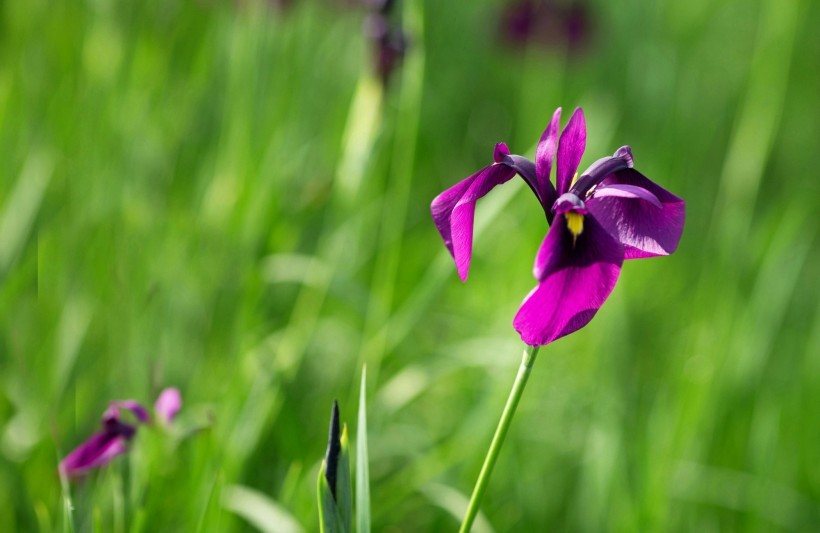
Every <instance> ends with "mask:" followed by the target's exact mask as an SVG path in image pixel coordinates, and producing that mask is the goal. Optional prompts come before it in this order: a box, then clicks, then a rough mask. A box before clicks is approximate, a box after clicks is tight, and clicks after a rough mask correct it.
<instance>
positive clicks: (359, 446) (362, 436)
mask: <svg viewBox="0 0 820 533" xmlns="http://www.w3.org/2000/svg"><path fill="white" fill-rule="evenodd" d="M366 392H367V367H363V368H362V385H361V388H360V392H359V422H358V428H357V430H356V531H357V532H358V533H370V466H369V462H368V456H367V406H366V403H365V395H366Z"/></svg>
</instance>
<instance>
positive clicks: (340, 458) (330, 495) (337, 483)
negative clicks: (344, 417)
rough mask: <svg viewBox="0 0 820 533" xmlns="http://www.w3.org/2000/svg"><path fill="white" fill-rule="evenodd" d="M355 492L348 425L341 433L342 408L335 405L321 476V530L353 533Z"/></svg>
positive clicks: (326, 532)
mask: <svg viewBox="0 0 820 533" xmlns="http://www.w3.org/2000/svg"><path fill="white" fill-rule="evenodd" d="M351 493H352V489H351V485H350V451H349V443H348V437H347V425H344V426H342V428H341V431H339V405H338V403H337V402H336V401H334V402H333V411H332V412H331V415H330V431H329V436H328V442H327V453H326V455H325V460H324V461H322V469H321V472H319V486H318V498H319V527H320V530H321V531H322V533H351V532H352V531H353V529H352V513H351V509H352V497H351Z"/></svg>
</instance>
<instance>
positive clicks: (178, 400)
mask: <svg viewBox="0 0 820 533" xmlns="http://www.w3.org/2000/svg"><path fill="white" fill-rule="evenodd" d="M181 408H182V395H180V393H179V390H178V389H176V388H174V387H169V388H167V389H165V390H163V391H162V392H161V393H160V394H159V397H158V398H157V401H156V403H155V404H154V411H155V412H156V413H157V416H158V417H159V418H160V420H162V421H163V422H165V423H166V424H170V423H171V421H173V420H174V418H175V417H176V416H177V413H179V410H180V409H181Z"/></svg>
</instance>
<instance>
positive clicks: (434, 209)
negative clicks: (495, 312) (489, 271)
mask: <svg viewBox="0 0 820 533" xmlns="http://www.w3.org/2000/svg"><path fill="white" fill-rule="evenodd" d="M509 153H510V152H509V150H507V147H506V146H504V145H497V146H496V153H495V159H496V160H500V158H501V157H502V156H504V155H509ZM514 175H515V170H513V169H512V168H510V167H508V166H507V165H504V164H498V163H496V164H493V165H490V166H488V167H484V168H483V169H481V170H480V171H478V172H476V173H475V174H473V175H472V176H470V177H469V178H466V179H464V180H462V181H460V182H459V183H457V184H456V185H454V186H453V187H450V188H449V189H447V190H446V191H444V192H443V193H441V194H439V195H438V196H437V197H436V198H435V199H434V200H433V203H432V204H431V205H430V212H431V213H432V215H433V222H435V224H436V228H437V229H438V232H439V233H440V234H441V238H442V239H443V240H444V245H445V246H447V249H448V250H449V251H450V254H451V255H452V256H453V259H454V260H455V263H456V268H457V269H458V275H459V277H461V280H462V281H464V280H466V279H467V274H468V272H469V269H470V257H471V255H472V248H473V218H474V216H475V203H476V200H478V199H479V198H482V197H483V196H484V195H486V194H487V193H488V192H490V191H491V190H492V189H493V188H494V187H495V186H496V185H501V184H502V183H505V182H507V181H509V180H510V178H512V177H513V176H514Z"/></svg>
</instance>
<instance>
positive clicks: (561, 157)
mask: <svg viewBox="0 0 820 533" xmlns="http://www.w3.org/2000/svg"><path fill="white" fill-rule="evenodd" d="M560 118H561V109H560V108H558V109H557V110H556V111H555V113H554V114H553V116H552V120H551V121H550V124H549V125H548V126H547V129H546V131H544V133H543V135H542V136H541V140H540V141H539V143H538V147H537V149H536V154H535V162H534V163H533V162H532V161H530V160H528V159H526V158H524V157H521V156H517V155H511V154H510V152H509V150H508V149H507V146H506V145H505V144H503V143H502V144H498V145H496V148H495V152H494V156H493V159H494V161H495V162H494V163H493V164H492V165H490V166H488V167H485V168H484V169H482V170H480V171H479V172H477V173H476V174H473V175H472V176H470V177H468V178H467V179H465V180H463V181H461V182H460V183H458V184H456V185H455V186H453V187H451V188H450V189H447V190H446V191H444V192H443V193H441V194H440V195H439V196H437V197H436V198H435V199H434V200H433V203H432V205H431V212H432V215H433V220H434V222H435V224H436V227H437V228H438V230H439V233H440V234H441V236H442V238H443V240H444V244H445V245H446V246H447V248H448V250H449V251H450V253H451V254H452V256H453V259H454V260H455V263H456V267H457V269H458V273H459V276H460V277H461V279H462V280H466V278H467V273H468V271H469V266H470V258H471V255H472V238H473V216H474V213H475V202H476V200H478V199H479V198H481V197H483V196H484V195H486V194H487V193H488V192H489V191H490V190H491V189H492V188H493V187H495V186H496V185H500V184H502V183H504V182H506V181H508V180H509V179H510V178H512V177H513V176H514V175H515V174H516V173H517V174H518V175H520V176H521V177H522V178H523V179H524V181H525V182H526V183H527V184H528V185H529V187H530V188H531V189H532V191H533V192H534V193H535V196H536V198H537V199H538V201H539V203H540V204H541V206H542V208H543V209H544V213H545V215H546V217H547V221H548V223H550V230H549V231H548V233H547V236H546V237H545V239H544V241H543V243H542V244H541V247H540V249H539V250H538V254H537V255H536V258H535V266H534V268H533V274H534V275H535V278H536V279H537V280H538V282H539V283H538V286H537V287H536V288H535V289H533V290H532V291H531V292H530V294H529V295H527V297H526V298H525V300H524V302H523V304H522V305H521V307H520V308H519V310H518V313H517V314H516V316H515V319H514V320H513V326H514V327H515V329H516V330H517V331H518V332H519V334H520V335H521V339H522V340H523V341H524V342H526V343H527V344H529V345H538V346H543V345H545V344H549V343H550V342H552V341H554V340H556V339H558V338H561V337H563V336H565V335H568V334H570V333H572V332H573V331H576V330H578V329H580V328H582V327H583V326H585V325H586V324H587V323H588V322H589V321H590V320H591V319H592V317H593V316H594V315H595V313H596V312H597V311H598V309H599V308H600V307H601V305H603V303H604V301H605V300H606V299H607V297H608V296H609V294H610V293H611V292H612V289H613V288H614V287H615V283H616V282H617V280H618V276H619V275H620V271H621V264H622V263H623V261H624V259H639V258H643V257H652V256H657V255H668V254H670V253H672V252H673V251H675V249H676V248H677V245H678V241H679V240H680V237H681V233H682V231H683V223H684V218H685V205H684V201H683V200H682V199H680V198H678V197H677V196H675V195H674V194H672V193H670V192H669V191H667V190H665V189H663V188H662V187H660V186H658V185H656V184H655V183H653V182H652V181H650V180H649V179H648V178H646V177H645V176H644V175H642V174H641V173H640V172H638V171H637V170H635V169H634V168H633V158H632V151H631V150H630V148H629V147H628V146H623V147H621V148H619V149H618V150H617V151H616V152H615V154H614V155H613V156H612V157H605V158H602V159H599V160H598V161H596V162H595V163H593V164H592V166H590V167H589V169H587V171H586V172H584V173H583V174H582V175H581V176H580V178H579V177H577V169H578V165H579V163H580V161H581V156H582V155H583V153H584V149H585V147H586V126H585V123H584V114H583V111H582V110H581V109H580V108H578V109H576V110H575V113H574V114H573V115H572V117H571V118H570V120H569V123H568V124H567V125H566V127H565V128H564V130H563V132H562V133H561V136H560V139H559V137H558V131H559V122H560ZM556 147H557V152H558V153H557V161H556V178H555V183H556V185H555V186H553V185H552V183H551V182H550V172H551V170H552V164H553V160H554V159H555V156H556V154H555V152H556Z"/></svg>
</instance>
